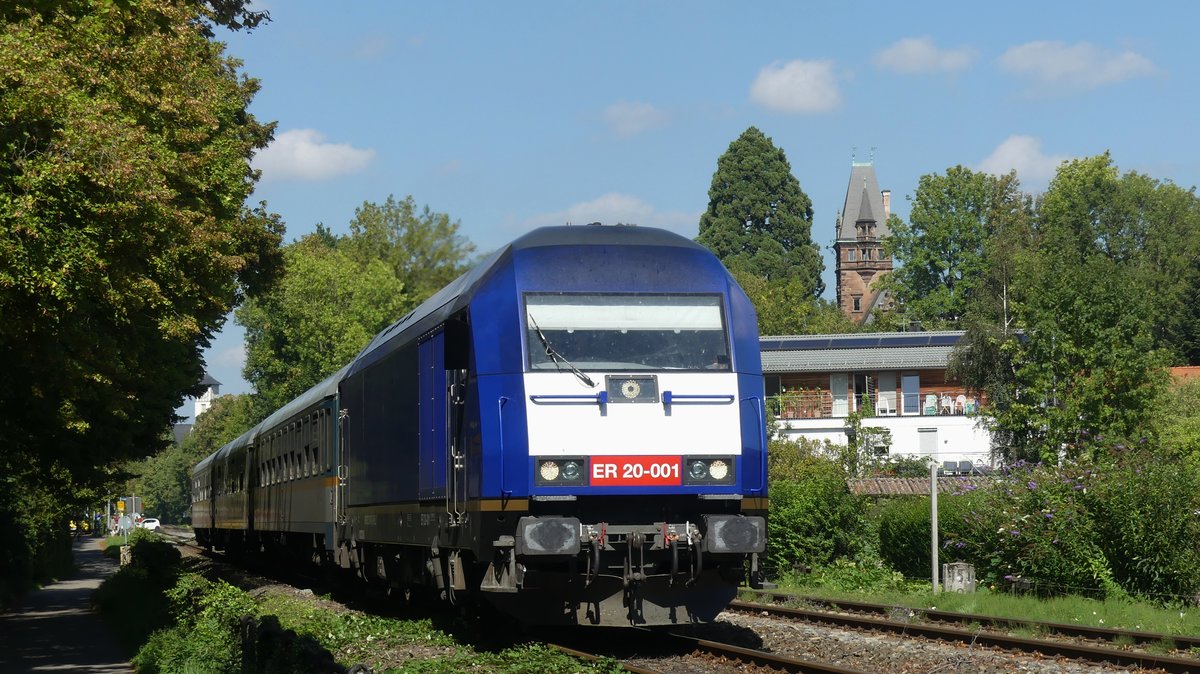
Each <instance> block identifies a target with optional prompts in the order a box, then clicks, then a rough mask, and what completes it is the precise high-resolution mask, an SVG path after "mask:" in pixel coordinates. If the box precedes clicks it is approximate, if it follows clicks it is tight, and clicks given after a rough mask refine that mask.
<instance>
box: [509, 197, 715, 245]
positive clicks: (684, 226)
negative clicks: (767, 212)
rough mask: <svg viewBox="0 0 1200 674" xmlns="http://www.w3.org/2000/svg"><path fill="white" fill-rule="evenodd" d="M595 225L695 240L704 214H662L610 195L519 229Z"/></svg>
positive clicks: (525, 223)
mask: <svg viewBox="0 0 1200 674" xmlns="http://www.w3.org/2000/svg"><path fill="white" fill-rule="evenodd" d="M591 222H601V223H604V224H606V225H615V224H617V223H625V224H632V225H640V226H643V227H661V228H663V229H669V230H672V231H674V232H676V233H678V234H682V235H684V236H686V237H688V238H692V237H695V236H696V229H697V227H698V226H699V225H698V223H699V222H700V213H699V212H696V213H684V212H682V211H659V210H657V209H655V208H654V206H652V205H650V204H648V203H646V202H645V201H642V200H641V199H639V198H637V197H634V196H630V195H628V194H620V193H617V192H609V193H608V194H603V195H601V196H599V197H596V198H595V199H592V200H591V201H584V202H581V203H578V204H574V205H573V206H569V207H567V208H566V209H564V210H561V211H556V212H554V213H543V214H541V215H536V216H534V217H532V218H529V219H527V220H525V221H523V222H521V223H520V225H519V227H520V228H521V229H522V230H527V229H533V228H535V227H544V226H547V225H565V224H572V225H586V224H588V223H591Z"/></svg>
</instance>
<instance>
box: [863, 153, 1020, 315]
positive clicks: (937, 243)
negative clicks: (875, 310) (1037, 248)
mask: <svg viewBox="0 0 1200 674" xmlns="http://www.w3.org/2000/svg"><path fill="white" fill-rule="evenodd" d="M1023 200H1024V197H1023V195H1022V194H1021V192H1020V190H1019V186H1018V183H1017V178H1016V173H1009V174H1008V175H1005V176H999V177H997V176H992V175H988V174H986V173H976V172H974V171H971V170H970V169H967V168H964V167H962V166H955V167H952V168H950V169H947V170H946V174H945V175H938V174H927V175H923V176H921V178H920V182H919V184H918V186H917V191H916V195H915V197H914V198H913V207H912V211H911V213H910V214H909V220H910V222H908V223H905V222H904V221H903V220H900V219H899V218H896V217H893V218H892V219H889V221H888V222H889V227H890V228H891V236H890V237H889V238H888V239H887V240H886V241H885V245H886V247H887V249H888V251H889V252H890V253H891V255H892V256H893V258H894V259H895V260H896V261H897V262H899V263H900V266H899V268H898V269H896V270H895V271H893V272H892V273H891V274H890V275H888V276H887V277H885V279H884V281H883V283H884V286H885V287H886V288H887V289H888V290H890V291H891V292H892V294H893V296H894V298H895V300H896V303H897V305H898V306H900V307H902V308H903V316H901V317H900V320H917V321H920V322H921V324H922V325H923V326H925V327H927V328H934V329H938V328H947V327H951V328H952V327H958V321H959V320H960V319H962V318H963V317H964V316H965V315H966V312H967V308H968V306H969V303H970V302H971V298H972V295H973V293H974V292H975V291H976V289H977V287H978V286H979V284H980V283H981V282H983V277H984V274H985V270H986V269H987V259H988V258H987V253H988V250H987V243H988V240H989V238H990V237H991V236H992V234H993V232H994V231H995V230H996V229H997V227H998V226H999V225H1000V222H998V221H1003V220H1004V219H1005V218H1006V217H1008V216H1009V215H1011V213H1012V212H1013V211H1014V210H1019V209H1020V208H1021V205H1022V202H1023Z"/></svg>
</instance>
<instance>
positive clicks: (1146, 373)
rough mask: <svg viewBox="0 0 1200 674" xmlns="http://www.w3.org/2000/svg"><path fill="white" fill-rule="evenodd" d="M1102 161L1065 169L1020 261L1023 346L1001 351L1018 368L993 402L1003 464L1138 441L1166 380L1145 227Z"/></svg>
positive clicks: (1125, 187) (1017, 302)
mask: <svg viewBox="0 0 1200 674" xmlns="http://www.w3.org/2000/svg"><path fill="white" fill-rule="evenodd" d="M1137 182H1138V181H1137V179H1136V178H1130V177H1129V176H1126V177H1124V178H1122V177H1120V176H1119V175H1118V173H1117V169H1116V167H1115V166H1114V165H1113V164H1112V162H1111V160H1110V158H1109V157H1108V155H1107V154H1105V155H1101V156H1098V157H1091V158H1087V159H1081V160H1076V161H1072V162H1069V163H1067V164H1064V165H1063V166H1062V167H1061V168H1060V169H1059V171H1058V174H1057V176H1056V177H1055V178H1054V180H1053V181H1052V182H1051V184H1050V187H1049V189H1048V190H1047V192H1046V194H1045V195H1044V196H1043V198H1042V200H1041V202H1040V203H1039V205H1038V211H1037V217H1036V220H1035V222H1034V226H1033V230H1032V240H1031V245H1030V246H1029V247H1028V248H1027V249H1025V250H1023V251H1020V252H1019V253H1018V254H1017V255H1016V258H1015V264H1014V275H1013V286H1014V291H1015V292H1014V293H1013V296H1012V305H1011V306H1012V307H1013V312H1014V314H1015V318H1016V323H1017V324H1018V325H1019V326H1020V327H1021V328H1023V329H1024V330H1025V336H1024V338H1022V339H1012V340H1007V341H1006V342H1004V343H1003V344H1002V346H1001V348H999V349H998V352H999V353H1000V354H1001V355H1003V356H1006V357H1007V358H1008V363H1011V364H1012V367H1013V371H1012V377H1011V380H1010V381H1008V382H1007V384H1008V389H1007V390H1005V391H1002V392H1001V393H1000V398H999V400H1000V401H1001V402H1002V403H1003V404H1000V405H993V412H994V416H995V420H994V424H995V427H996V428H997V429H998V430H999V431H1000V435H999V437H1000V438H1001V439H1007V440H1009V441H1010V442H1011V445H1010V446H1009V447H1007V448H1003V447H1002V448H1001V450H1002V451H1001V453H1002V454H1004V455H1006V456H1009V457H1010V458H1029V459H1034V458H1038V459H1047V460H1057V458H1058V457H1059V456H1060V454H1062V453H1066V454H1067V455H1068V456H1076V455H1091V454H1095V453H1096V452H1098V451H1100V448H1101V447H1102V446H1103V445H1101V444H1099V443H1098V440H1099V439H1101V438H1108V439H1109V440H1110V441H1111V440H1114V439H1126V440H1128V439H1136V438H1137V437H1138V436H1139V435H1140V434H1141V433H1142V432H1143V430H1144V429H1145V428H1146V424H1147V422H1148V420H1149V418H1150V416H1149V415H1150V412H1151V409H1152V405H1153V402H1154V401H1155V400H1156V398H1157V392H1158V391H1159V390H1160V387H1161V386H1162V384H1163V383H1164V381H1165V375H1164V373H1163V369H1162V367H1163V366H1164V365H1165V364H1166V362H1167V359H1166V354H1165V352H1164V351H1163V350H1161V349H1159V348H1156V340H1155V338H1154V331H1153V328H1154V325H1155V321H1156V317H1157V315H1158V312H1159V311H1160V308H1161V307H1160V305H1159V303H1158V299H1157V298H1155V297H1153V296H1152V294H1151V292H1150V287H1149V286H1148V284H1147V282H1146V281H1147V279H1146V275H1145V273H1144V271H1143V268H1142V267H1143V263H1144V242H1145V239H1146V236H1147V233H1148V220H1147V218H1146V217H1144V213H1143V211H1142V210H1141V209H1139V208H1137V207H1136V203H1137V200H1136V199H1131V198H1130V197H1131V194H1130V190H1131V189H1136V187H1137Z"/></svg>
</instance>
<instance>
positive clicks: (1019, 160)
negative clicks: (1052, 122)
mask: <svg viewBox="0 0 1200 674" xmlns="http://www.w3.org/2000/svg"><path fill="white" fill-rule="evenodd" d="M1070 158H1071V157H1070V156H1068V155H1048V154H1043V153H1042V141H1041V139H1040V138H1034V137H1033V136H1009V137H1008V138H1006V139H1004V142H1003V143H1000V145H999V146H997V147H996V149H995V150H993V151H992V153H991V154H990V155H988V156H987V158H985V159H984V160H983V161H981V162H979V167H978V168H979V170H980V171H984V172H986V173H991V174H994V175H1004V174H1005V173H1008V172H1009V171H1012V170H1014V169H1015V170H1016V172H1017V178H1019V179H1020V180H1021V185H1022V187H1024V188H1025V189H1035V190H1036V189H1038V188H1040V187H1045V186H1046V184H1048V183H1049V182H1050V179H1051V178H1053V177H1054V173H1055V171H1057V170H1058V165H1059V164H1061V163H1063V162H1064V161H1066V160H1068V159H1070Z"/></svg>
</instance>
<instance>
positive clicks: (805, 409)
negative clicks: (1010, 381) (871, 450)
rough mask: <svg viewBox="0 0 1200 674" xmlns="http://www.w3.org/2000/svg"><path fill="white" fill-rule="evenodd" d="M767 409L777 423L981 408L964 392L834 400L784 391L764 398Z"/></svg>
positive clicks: (819, 393)
mask: <svg viewBox="0 0 1200 674" xmlns="http://www.w3.org/2000/svg"><path fill="white" fill-rule="evenodd" d="M897 401H899V405H898V404H897ZM768 406H769V409H770V410H771V412H772V413H773V414H775V416H777V417H779V418H780V419H806V418H815V419H824V418H836V417H844V416H847V415H848V414H850V413H851V412H856V411H862V412H865V413H866V414H868V416H876V417H894V416H955V415H960V416H961V415H973V414H979V413H980V412H981V411H982V407H983V406H982V405H981V403H980V401H979V399H978V397H976V396H975V395H973V394H971V393H969V392H967V391H966V390H964V389H946V390H944V391H939V392H937V393H904V394H902V393H899V392H885V393H875V394H869V395H868V394H864V395H859V396H851V395H846V396H837V397H835V396H834V395H833V394H832V393H831V392H829V391H788V392H786V393H780V394H778V395H774V396H771V397H770V398H768Z"/></svg>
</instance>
